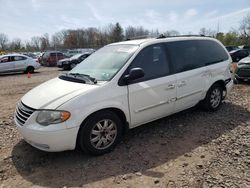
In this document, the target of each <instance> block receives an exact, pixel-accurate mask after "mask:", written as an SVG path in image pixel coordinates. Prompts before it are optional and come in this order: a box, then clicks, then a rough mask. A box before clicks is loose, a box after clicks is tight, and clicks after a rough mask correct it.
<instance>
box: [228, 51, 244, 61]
mask: <svg viewBox="0 0 250 188" xmlns="http://www.w3.org/2000/svg"><path fill="white" fill-rule="evenodd" d="M229 53H230V55H231V57H232V60H233V62H238V61H239V60H241V59H242V58H244V57H247V56H249V52H248V50H245V49H238V50H233V51H231V52H229Z"/></svg>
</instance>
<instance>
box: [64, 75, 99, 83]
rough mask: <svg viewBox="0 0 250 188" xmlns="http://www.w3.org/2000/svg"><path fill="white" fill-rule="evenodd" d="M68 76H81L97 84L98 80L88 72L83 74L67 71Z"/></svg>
mask: <svg viewBox="0 0 250 188" xmlns="http://www.w3.org/2000/svg"><path fill="white" fill-rule="evenodd" d="M66 76H73V77H74V78H81V79H84V80H87V81H88V82H90V83H92V84H96V83H97V80H96V79H95V78H93V77H91V76H90V75H88V74H81V73H66Z"/></svg>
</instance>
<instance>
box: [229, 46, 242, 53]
mask: <svg viewBox="0 0 250 188" xmlns="http://www.w3.org/2000/svg"><path fill="white" fill-rule="evenodd" d="M226 49H227V51H228V52H231V51H233V50H238V49H239V47H238V46H226Z"/></svg>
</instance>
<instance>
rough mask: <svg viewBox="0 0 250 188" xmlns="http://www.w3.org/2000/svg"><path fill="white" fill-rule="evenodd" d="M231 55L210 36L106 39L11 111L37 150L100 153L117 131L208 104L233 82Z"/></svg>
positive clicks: (215, 104) (216, 102)
mask: <svg viewBox="0 0 250 188" xmlns="http://www.w3.org/2000/svg"><path fill="white" fill-rule="evenodd" d="M231 61H232V60H231V57H230V55H229V53H228V52H227V50H226V49H225V48H224V46H223V45H222V44H221V43H220V42H219V41H217V40H216V39H212V38H208V37H167V38H162V37H161V38H157V39H143V40H130V41H123V42H119V43H114V44H109V45H107V46H105V47H103V48H101V49H99V50H98V51H96V52H95V53H93V54H92V55H90V56H89V57H88V58H87V59H85V60H84V61H83V62H82V63H80V64H79V65H77V66H76V67H75V68H74V69H72V70H71V71H69V72H68V73H66V74H63V75H60V76H59V77H57V78H54V79H51V80H49V81H47V82H45V83H43V84H41V85H40V86H37V87H36V88H33V89H32V90H31V91H29V92H28V93H27V94H26V95H24V96H23V97H22V98H21V100H20V101H19V102H18V104H17V107H16V112H15V116H14V120H15V123H16V125H17V128H18V130H19V131H20V133H21V134H22V135H23V137H24V140H25V141H26V142H27V143H29V144H31V145H32V146H34V147H36V148H38V149H41V150H44V151H50V152H52V151H63V150H72V149H75V148H76V146H78V147H79V148H81V149H82V150H83V151H85V152H88V153H91V154H94V155H100V154H104V153H107V152H109V151H111V150H112V149H114V147H115V146H116V145H117V144H118V143H119V141H120V140H121V137H122V135H123V133H124V131H125V130H126V129H128V128H130V129H131V128H135V127H137V126H140V125H142V124H145V123H148V122H151V121H154V120H156V119H159V118H162V117H165V116H168V115H171V114H173V113H177V112H180V111H182V110H185V109H188V108H191V107H193V106H195V105H197V104H199V103H201V104H202V106H203V107H204V109H206V110H207V111H210V112H211V111H216V110H218V109H219V108H220V106H221V103H222V100H223V99H224V98H225V97H226V95H227V94H229V92H230V91H231V89H232V87H233V80H232V75H231V73H230V70H229V65H230V62H231Z"/></svg>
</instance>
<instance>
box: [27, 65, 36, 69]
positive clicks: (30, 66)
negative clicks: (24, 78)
mask: <svg viewBox="0 0 250 188" xmlns="http://www.w3.org/2000/svg"><path fill="white" fill-rule="evenodd" d="M29 68H32V69H34V68H35V67H33V66H32V65H29V66H28V67H27V68H26V70H28V69H29Z"/></svg>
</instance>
